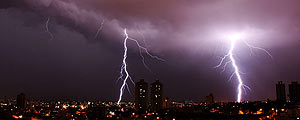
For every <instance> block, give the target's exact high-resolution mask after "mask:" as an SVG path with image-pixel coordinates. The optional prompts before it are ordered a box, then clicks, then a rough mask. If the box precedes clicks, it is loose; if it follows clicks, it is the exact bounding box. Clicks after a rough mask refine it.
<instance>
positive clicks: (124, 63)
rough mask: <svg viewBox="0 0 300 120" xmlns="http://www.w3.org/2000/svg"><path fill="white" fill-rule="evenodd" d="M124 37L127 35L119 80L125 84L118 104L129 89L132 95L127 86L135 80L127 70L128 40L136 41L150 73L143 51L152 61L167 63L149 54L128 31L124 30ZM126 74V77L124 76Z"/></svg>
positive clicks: (121, 89)
mask: <svg viewBox="0 0 300 120" xmlns="http://www.w3.org/2000/svg"><path fill="white" fill-rule="evenodd" d="M124 35H125V39H124V43H123V46H124V55H123V60H122V66H121V70H120V76H119V78H118V80H123V83H122V86H121V88H120V95H119V100H118V104H120V102H121V100H122V97H123V94H124V90H125V89H126V88H127V89H128V91H129V93H130V90H129V87H128V84H127V81H128V79H129V80H130V81H131V82H132V83H133V84H134V82H133V80H132V79H131V77H130V74H129V72H128V70H127V62H126V59H127V53H128V47H127V42H128V40H131V41H134V42H135V43H136V45H137V46H138V47H139V51H140V56H141V57H142V62H143V64H144V66H145V68H146V69H148V70H149V71H151V70H150V68H149V67H148V66H147V65H146V63H145V61H144V60H145V58H144V56H143V55H142V50H144V52H145V53H146V54H147V55H148V56H150V57H151V58H152V59H156V60H159V61H165V60H164V59H161V58H159V57H158V56H154V55H152V54H150V53H149V51H148V50H147V48H145V47H143V46H141V45H140V44H139V42H138V40H136V39H134V38H131V37H129V36H128V34H127V29H124ZM124 74H125V75H124Z"/></svg>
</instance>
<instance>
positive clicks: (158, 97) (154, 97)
mask: <svg viewBox="0 0 300 120" xmlns="http://www.w3.org/2000/svg"><path fill="white" fill-rule="evenodd" d="M162 89H163V85H162V84H161V83H160V82H159V80H156V81H155V82H154V83H152V84H151V110H153V111H159V110H161V109H162V104H163V90H162Z"/></svg>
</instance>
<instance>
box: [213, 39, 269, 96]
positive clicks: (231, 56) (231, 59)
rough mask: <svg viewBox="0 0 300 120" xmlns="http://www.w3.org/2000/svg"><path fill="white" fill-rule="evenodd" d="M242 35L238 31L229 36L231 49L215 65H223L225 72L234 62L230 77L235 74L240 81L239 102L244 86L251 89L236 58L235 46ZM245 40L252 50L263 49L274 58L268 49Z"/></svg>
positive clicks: (238, 88)
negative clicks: (245, 81) (246, 83)
mask: <svg viewBox="0 0 300 120" xmlns="http://www.w3.org/2000/svg"><path fill="white" fill-rule="evenodd" d="M241 37H242V35H241V34H237V33H236V34H232V35H230V36H228V39H229V40H230V43H231V44H230V49H229V51H228V53H227V54H226V55H224V56H223V57H222V58H221V61H220V63H219V64H218V65H217V66H216V67H215V68H219V67H221V66H222V65H223V67H222V68H223V71H222V72H224V71H225V69H226V66H227V65H228V64H229V63H231V64H232V67H233V69H234V73H233V74H232V75H231V77H230V79H232V77H233V76H234V75H235V76H236V78H237V80H238V82H239V84H238V87H237V90H238V94H237V102H241V100H242V92H243V91H242V88H244V89H245V87H246V88H248V89H250V88H249V87H248V86H246V85H244V83H243V79H242V77H241V73H242V72H241V71H240V69H239V67H238V65H237V63H236V60H235V58H234V50H235V47H236V43H237V41H238V40H241ZM243 42H244V43H245V44H246V45H247V46H248V47H249V48H250V50H251V52H252V49H258V50H262V51H264V52H266V53H267V54H268V55H269V56H270V57H271V58H273V56H272V55H271V54H270V52H268V51H267V50H266V49H263V48H260V47H256V46H253V45H250V44H249V43H247V42H246V41H243ZM228 58H229V61H227V62H225V63H224V61H225V60H226V59H228Z"/></svg>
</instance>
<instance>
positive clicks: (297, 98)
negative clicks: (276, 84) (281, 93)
mask: <svg viewBox="0 0 300 120" xmlns="http://www.w3.org/2000/svg"><path fill="white" fill-rule="evenodd" d="M289 96H290V101H291V102H292V103H295V102H300V84H299V83H298V82H292V83H291V84H289Z"/></svg>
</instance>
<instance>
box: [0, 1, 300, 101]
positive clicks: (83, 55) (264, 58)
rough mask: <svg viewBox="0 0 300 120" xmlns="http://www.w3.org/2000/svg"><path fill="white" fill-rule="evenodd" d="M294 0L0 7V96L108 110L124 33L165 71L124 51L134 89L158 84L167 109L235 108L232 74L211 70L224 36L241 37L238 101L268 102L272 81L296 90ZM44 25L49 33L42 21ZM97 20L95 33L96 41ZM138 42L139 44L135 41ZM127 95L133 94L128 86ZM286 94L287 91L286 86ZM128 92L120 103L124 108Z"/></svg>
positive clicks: (298, 59) (298, 41)
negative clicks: (102, 103)
mask: <svg viewBox="0 0 300 120" xmlns="http://www.w3.org/2000/svg"><path fill="white" fill-rule="evenodd" d="M299 5H300V1H299V0H289V1H282V0H264V1H256V2H254V1H252V0H190V1H183V0H181V1H176V2H175V1H173V0H163V1H161V0H151V1H150V0H149V1H142V0H1V1H0V81H1V87H0V96H9V97H15V96H16V95H17V94H18V93H20V92H25V93H26V94H27V95H28V96H29V97H31V98H42V99H89V100H110V101H117V99H118V95H119V88H120V86H121V82H120V81H119V82H118V81H117V78H118V76H119V71H120V67H121V63H122V56H123V41H124V37H125V36H124V34H123V29H124V28H127V30H128V34H129V36H130V37H133V38H135V39H138V40H139V42H140V43H141V45H143V46H145V47H147V48H148V50H149V51H150V52H151V53H152V54H154V55H157V56H159V57H161V58H163V59H165V60H166V62H161V61H157V60H155V59H152V58H150V57H148V56H146V55H145V54H144V55H145V56H146V63H147V65H148V66H149V67H150V68H151V70H152V71H153V73H151V72H149V71H148V70H147V69H145V67H144V66H143V64H142V61H141V57H140V56H139V51H138V47H137V46H136V44H135V43H134V42H132V41H129V42H128V51H129V52H128V59H127V61H128V69H129V72H130V74H131V76H132V78H133V80H134V81H139V79H142V78H143V79H145V81H147V82H148V83H152V82H154V81H155V80H156V79H159V80H160V81H161V82H162V83H163V84H164V94H165V96H167V97H170V98H171V99H173V100H194V101H203V100H204V98H205V96H207V95H208V94H209V93H213V94H214V96H215V98H216V100H217V101H233V100H235V99H236V93H237V89H236V86H237V81H236V80H235V79H232V80H228V79H229V77H230V75H231V73H232V71H233V69H232V68H231V66H229V67H227V71H226V72H224V73H221V71H222V70H220V69H215V68H214V67H215V66H216V65H217V64H218V63H219V61H220V57H221V56H223V55H224V54H226V52H227V51H228V49H229V45H230V43H229V42H228V40H227V39H226V38H224V37H222V36H223V35H224V34H229V33H232V32H242V33H244V34H246V35H245V36H246V37H245V38H244V40H245V41H247V42H248V43H250V44H252V45H254V46H258V47H262V48H265V49H267V50H268V51H269V52H270V53H271V54H272V55H273V57H274V58H273V59H272V58H270V57H269V56H268V55H267V54H265V52H263V51H260V50H253V53H252V54H251V51H250V49H249V48H248V47H247V46H246V45H245V44H243V43H242V42H238V43H237V47H236V48H235V51H234V52H235V57H236V59H237V63H238V65H239V67H240V69H241V71H242V72H243V73H245V74H242V77H243V79H244V82H245V84H246V85H247V86H249V87H250V88H251V90H246V91H245V92H246V94H244V95H243V100H266V99H267V98H270V99H275V84H276V83H277V81H280V80H281V81H284V82H285V83H290V82H291V81H300V75H299V74H300V7H299ZM48 18H49V20H50V21H49V24H48V27H49V31H50V32H51V33H52V34H53V36H54V38H53V39H51V36H50V34H48V33H47V31H46V21H47V20H48ZM103 20H104V26H103V29H102V30H101V31H100V32H99V35H98V36H97V37H96V38H95V34H96V33H97V30H98V29H99V27H100V26H101V22H102V21H103ZM143 38H145V39H143ZM129 87H130V88H131V91H133V90H134V89H133V88H134V86H133V85H131V84H130V85H129ZM286 87H287V86H286ZM133 98H134V97H133V96H131V95H130V94H129V93H128V92H126V93H125V96H124V100H133Z"/></svg>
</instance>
